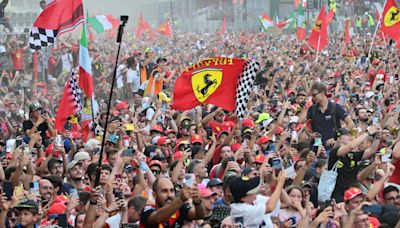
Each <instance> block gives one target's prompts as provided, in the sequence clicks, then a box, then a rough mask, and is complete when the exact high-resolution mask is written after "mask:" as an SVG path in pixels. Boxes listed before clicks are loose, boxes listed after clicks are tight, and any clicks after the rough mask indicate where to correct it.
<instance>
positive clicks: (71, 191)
mask: <svg viewBox="0 0 400 228" xmlns="http://www.w3.org/2000/svg"><path fill="white" fill-rule="evenodd" d="M69 195H70V196H72V197H73V198H75V199H79V194H78V189H76V188H71V189H69Z"/></svg>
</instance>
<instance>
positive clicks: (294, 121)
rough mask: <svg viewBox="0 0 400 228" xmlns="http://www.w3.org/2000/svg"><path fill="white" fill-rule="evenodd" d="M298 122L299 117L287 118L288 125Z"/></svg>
mask: <svg viewBox="0 0 400 228" xmlns="http://www.w3.org/2000/svg"><path fill="white" fill-rule="evenodd" d="M298 121H299V117H298V116H291V117H290V118H289V124H291V123H297V122H298Z"/></svg>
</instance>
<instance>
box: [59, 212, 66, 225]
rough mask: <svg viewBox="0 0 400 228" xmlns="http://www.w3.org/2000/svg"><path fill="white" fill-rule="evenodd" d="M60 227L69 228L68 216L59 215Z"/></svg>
mask: <svg viewBox="0 0 400 228" xmlns="http://www.w3.org/2000/svg"><path fill="white" fill-rule="evenodd" d="M58 226H59V227H63V228H64V227H68V221H67V214H59V215H58Z"/></svg>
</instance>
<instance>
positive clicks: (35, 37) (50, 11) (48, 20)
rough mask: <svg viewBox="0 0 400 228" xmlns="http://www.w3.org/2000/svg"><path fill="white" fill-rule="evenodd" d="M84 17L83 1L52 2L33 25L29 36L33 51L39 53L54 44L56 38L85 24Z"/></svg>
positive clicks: (60, 0) (59, 0) (64, 0)
mask: <svg viewBox="0 0 400 228" xmlns="http://www.w3.org/2000/svg"><path fill="white" fill-rule="evenodd" d="M83 16H84V15H83V5H82V0H58V1H52V2H50V3H49V4H47V6H46V8H44V10H43V11H42V13H41V14H40V15H39V17H38V18H37V19H36V20H35V22H34V23H33V26H32V29H31V33H30V34H29V46H30V48H31V50H32V51H37V50H40V49H41V48H42V47H47V46H49V45H50V44H53V43H54V41H55V39H56V37H58V36H60V35H61V34H64V33H66V32H69V31H72V30H73V29H74V28H76V27H77V26H78V25H79V24H81V23H83V21H84V17H83Z"/></svg>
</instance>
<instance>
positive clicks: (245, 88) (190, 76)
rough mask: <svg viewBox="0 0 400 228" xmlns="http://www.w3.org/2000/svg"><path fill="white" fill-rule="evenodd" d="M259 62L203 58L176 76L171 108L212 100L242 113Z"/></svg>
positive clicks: (183, 108) (218, 104)
mask: <svg viewBox="0 0 400 228" xmlns="http://www.w3.org/2000/svg"><path fill="white" fill-rule="evenodd" d="M258 68H259V66H258V63H256V62H253V61H246V60H243V59H236V58H233V59H232V58H212V59H206V60H203V61H201V62H198V63H196V64H194V65H193V66H192V67H190V68H187V69H186V70H185V71H184V72H183V73H182V74H181V76H180V77H179V78H178V79H177V80H176V83H175V86H174V100H173V104H172V108H173V109H177V110H188V109H191V108H193V107H195V106H198V105H201V104H213V105H216V106H218V107H221V108H223V109H225V110H227V111H233V110H235V109H236V113H237V115H238V117H240V118H241V117H243V116H244V112H245V108H246V106H247V101H248V98H249V94H250V91H251V89H252V86H253V83H254V79H255V75H256V72H257V70H258Z"/></svg>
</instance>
